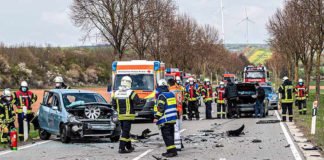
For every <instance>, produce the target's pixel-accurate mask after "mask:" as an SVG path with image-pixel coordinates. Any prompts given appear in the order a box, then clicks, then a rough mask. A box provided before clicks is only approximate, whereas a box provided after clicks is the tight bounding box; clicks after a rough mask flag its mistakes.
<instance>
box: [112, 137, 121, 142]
mask: <svg viewBox="0 0 324 160" xmlns="http://www.w3.org/2000/svg"><path fill="white" fill-rule="evenodd" d="M119 138H120V136H112V137H110V141H111V142H118V141H119Z"/></svg>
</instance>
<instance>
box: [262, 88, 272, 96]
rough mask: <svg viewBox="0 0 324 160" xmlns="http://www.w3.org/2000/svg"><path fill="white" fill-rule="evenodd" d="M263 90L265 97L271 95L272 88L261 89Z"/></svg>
mask: <svg viewBox="0 0 324 160" xmlns="http://www.w3.org/2000/svg"><path fill="white" fill-rule="evenodd" d="M262 88H263V89H264V92H265V94H266V95H268V94H271V93H272V88H271V87H262Z"/></svg>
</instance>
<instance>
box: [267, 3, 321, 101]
mask: <svg viewBox="0 0 324 160" xmlns="http://www.w3.org/2000/svg"><path fill="white" fill-rule="evenodd" d="M284 3H285V4H284V7H283V8H282V9H278V10H277V11H276V13H275V14H274V15H273V16H272V17H271V18H270V19H269V22H268V24H267V29H268V31H269V33H270V39H269V45H270V46H271V49H272V51H273V57H272V59H270V60H269V61H268V66H269V67H270V68H271V69H272V71H273V73H274V75H275V76H277V77H279V76H283V75H287V76H289V77H290V78H292V80H293V81H294V82H297V81H298V79H299V78H304V79H305V84H306V86H309V84H310V81H311V77H312V76H315V78H316V99H317V100H319V98H320V80H321V79H320V78H321V76H320V73H321V56H322V54H323V48H324V1H323V0H289V1H285V2H284ZM301 68H303V69H304V71H303V73H304V75H300V74H299V72H300V70H301ZM313 70H315V72H313Z"/></svg>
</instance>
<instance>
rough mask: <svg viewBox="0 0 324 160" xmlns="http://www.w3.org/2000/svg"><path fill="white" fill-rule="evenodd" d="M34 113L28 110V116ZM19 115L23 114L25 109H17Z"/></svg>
mask: <svg viewBox="0 0 324 160" xmlns="http://www.w3.org/2000/svg"><path fill="white" fill-rule="evenodd" d="M32 112H33V111H32V110H31V109H28V110H27V114H31V113H32ZM17 113H23V109H17Z"/></svg>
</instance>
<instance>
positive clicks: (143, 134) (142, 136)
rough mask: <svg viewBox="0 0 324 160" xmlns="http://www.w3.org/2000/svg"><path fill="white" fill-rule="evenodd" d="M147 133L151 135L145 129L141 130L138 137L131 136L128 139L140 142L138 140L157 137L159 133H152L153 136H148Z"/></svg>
mask: <svg viewBox="0 0 324 160" xmlns="http://www.w3.org/2000/svg"><path fill="white" fill-rule="evenodd" d="M149 133H151V130H150V129H148V128H147V129H145V130H143V132H142V134H141V135H140V136H139V135H134V134H131V135H130V137H131V138H133V139H136V140H140V139H148V138H150V137H152V136H156V135H159V133H153V134H149Z"/></svg>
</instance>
